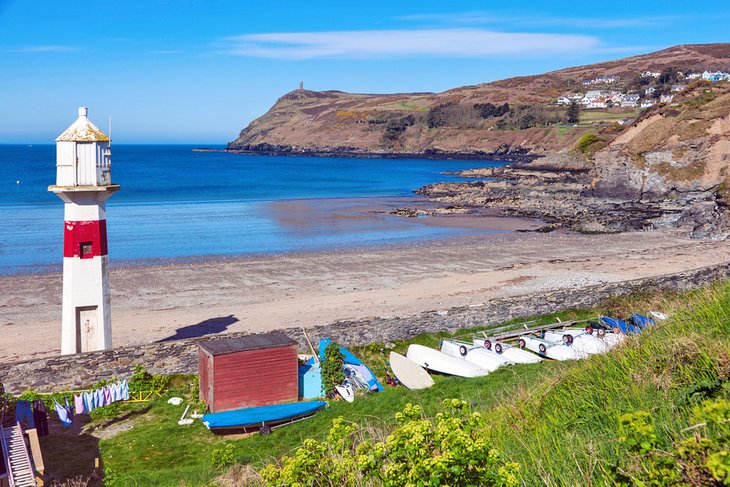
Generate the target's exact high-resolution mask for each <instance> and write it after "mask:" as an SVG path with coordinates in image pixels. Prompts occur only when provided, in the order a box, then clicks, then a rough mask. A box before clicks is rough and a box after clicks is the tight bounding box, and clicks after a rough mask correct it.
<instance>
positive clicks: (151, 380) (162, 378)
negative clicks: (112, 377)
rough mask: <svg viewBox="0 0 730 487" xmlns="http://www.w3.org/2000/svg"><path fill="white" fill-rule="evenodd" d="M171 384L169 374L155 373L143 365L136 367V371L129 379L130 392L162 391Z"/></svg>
mask: <svg viewBox="0 0 730 487" xmlns="http://www.w3.org/2000/svg"><path fill="white" fill-rule="evenodd" d="M169 384H170V376H169V375H153V374H150V373H149V372H147V370H145V368H144V367H142V366H141V365H136V366H135V367H134V373H133V374H132V377H131V378H130V379H129V382H128V385H129V392H141V391H162V390H165V389H167V386H168V385H169Z"/></svg>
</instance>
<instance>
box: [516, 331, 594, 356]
mask: <svg viewBox="0 0 730 487" xmlns="http://www.w3.org/2000/svg"><path fill="white" fill-rule="evenodd" d="M517 343H519V345H520V348H526V349H528V350H532V351H533V352H535V353H539V354H540V355H541V356H543V357H547V358H551V359H553V360H577V359H579V358H581V357H580V354H579V353H578V352H576V351H575V350H573V349H572V348H571V347H568V346H567V345H561V344H557V343H550V342H549V341H547V340H543V339H542V338H536V337H533V336H530V335H522V336H521V337H520V338H519V339H518V340H517Z"/></svg>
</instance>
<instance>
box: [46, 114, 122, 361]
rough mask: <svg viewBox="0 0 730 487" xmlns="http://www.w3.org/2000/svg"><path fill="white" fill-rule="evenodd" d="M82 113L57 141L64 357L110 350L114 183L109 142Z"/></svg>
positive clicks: (57, 190)
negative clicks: (109, 231)
mask: <svg viewBox="0 0 730 487" xmlns="http://www.w3.org/2000/svg"><path fill="white" fill-rule="evenodd" d="M87 113H88V112H87V109H86V108H83V107H82V108H79V118H78V119H77V120H76V121H75V122H74V123H73V124H72V125H71V126H70V127H69V128H68V129H66V131H65V132H64V133H62V134H61V135H60V136H58V138H57V139H56V184H55V185H54V186H49V187H48V191H51V192H53V193H55V194H56V195H58V197H59V198H61V200H63V202H64V234H63V311H62V319H61V353H63V354H71V353H78V352H88V351H93V350H104V349H108V348H111V345H112V329H111V309H110V299H109V275H108V274H109V273H108V264H109V256H108V252H107V238H106V208H105V203H106V200H107V199H108V198H109V197H110V196H111V195H112V194H113V193H114V192H115V191H117V190H118V189H119V185H117V184H112V182H111V151H110V148H109V143H110V139H109V136H107V135H106V134H105V133H104V132H102V131H101V130H99V128H98V127H96V126H95V125H94V124H93V123H91V121H90V120H89V119H88V118H87Z"/></svg>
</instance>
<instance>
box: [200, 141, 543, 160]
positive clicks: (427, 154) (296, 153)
mask: <svg viewBox="0 0 730 487" xmlns="http://www.w3.org/2000/svg"><path fill="white" fill-rule="evenodd" d="M229 145H230V144H229ZM192 150H193V152H224V153H229V154H246V155H253V156H292V157H341V158H345V159H429V160H443V161H450V160H467V161H468V160H474V161H492V162H508V163H509V162H519V163H523V164H529V163H531V162H532V161H534V160H536V159H540V158H542V157H544V156H543V155H540V154H533V153H530V152H528V151H523V150H519V149H517V150H514V151H511V152H510V151H504V152H502V151H496V152H485V151H474V152H450V151H443V150H440V149H429V150H425V151H422V152H377V151H370V150H366V149H360V148H357V147H293V146H288V145H272V144H256V145H252V146H247V147H244V148H229V147H228V146H227V147H226V148H225V149H211V148H206V147H197V148H193V149H192Z"/></svg>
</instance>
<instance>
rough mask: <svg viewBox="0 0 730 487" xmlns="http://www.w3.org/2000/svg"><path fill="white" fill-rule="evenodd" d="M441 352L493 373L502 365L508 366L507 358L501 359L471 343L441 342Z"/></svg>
mask: <svg viewBox="0 0 730 487" xmlns="http://www.w3.org/2000/svg"><path fill="white" fill-rule="evenodd" d="M441 351H442V352H443V353H445V354H446V355H448V356H450V357H455V358H461V359H464V360H466V361H467V362H471V363H473V364H475V365H478V366H479V367H481V368H483V369H486V370H488V371H489V372H494V371H495V370H497V369H498V368H500V367H502V366H503V365H510V364H511V363H512V362H510V361H509V360H508V359H507V357H503V356H502V355H499V354H497V353H495V352H493V351H491V350H487V349H485V348H484V347H476V346H474V344H473V343H468V342H462V341H459V340H444V341H442V342H441Z"/></svg>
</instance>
